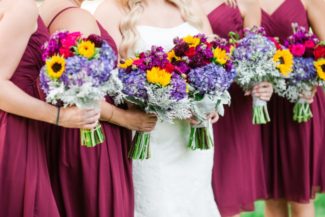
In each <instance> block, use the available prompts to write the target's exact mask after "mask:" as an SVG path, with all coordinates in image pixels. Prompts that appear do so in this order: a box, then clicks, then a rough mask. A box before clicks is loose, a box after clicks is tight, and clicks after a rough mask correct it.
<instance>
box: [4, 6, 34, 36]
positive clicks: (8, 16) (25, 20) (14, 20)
mask: <svg viewBox="0 0 325 217" xmlns="http://www.w3.org/2000/svg"><path fill="white" fill-rule="evenodd" d="M2 10H3V12H2V20H3V21H5V22H6V23H7V24H10V25H11V26H12V30H13V31H15V30H20V31H21V32H24V33H27V34H31V33H32V32H34V31H35V29H36V26H37V18H38V8H37V6H36V4H35V2H34V1H31V0H26V1H24V0H19V1H15V2H12V3H9V4H8V5H5V8H3V9H2ZM26 11H28V13H26Z"/></svg>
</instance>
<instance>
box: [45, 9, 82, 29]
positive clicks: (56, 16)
mask: <svg viewBox="0 0 325 217" xmlns="http://www.w3.org/2000/svg"><path fill="white" fill-rule="evenodd" d="M72 8H78V7H67V8H64V9H62V10H61V11H59V12H58V13H57V14H56V15H55V16H54V17H53V18H52V20H51V22H50V23H49V25H48V26H47V28H48V29H50V27H51V25H52V24H53V23H54V21H55V20H56V18H58V17H59V16H60V15H61V14H62V13H63V12H65V11H67V10H69V9H72Z"/></svg>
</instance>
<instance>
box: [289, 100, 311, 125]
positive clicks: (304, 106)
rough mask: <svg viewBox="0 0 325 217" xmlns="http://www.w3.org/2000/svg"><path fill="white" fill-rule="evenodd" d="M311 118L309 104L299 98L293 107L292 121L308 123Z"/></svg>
mask: <svg viewBox="0 0 325 217" xmlns="http://www.w3.org/2000/svg"><path fill="white" fill-rule="evenodd" d="M312 117H313V113H312V112H311V109H310V104H309V103H308V102H306V100H305V99H302V98H300V99H299V100H298V101H297V102H296V103H295V105H294V107H293V120H294V121H296V122H298V123H304V122H307V121H309V120H310V119H311V118H312Z"/></svg>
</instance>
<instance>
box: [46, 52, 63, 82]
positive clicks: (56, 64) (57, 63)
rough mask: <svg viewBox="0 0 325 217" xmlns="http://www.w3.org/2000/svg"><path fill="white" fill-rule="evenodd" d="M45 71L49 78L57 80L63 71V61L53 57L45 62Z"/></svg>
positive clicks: (56, 56)
mask: <svg viewBox="0 0 325 217" xmlns="http://www.w3.org/2000/svg"><path fill="white" fill-rule="evenodd" d="M45 65H46V71H47V73H48V75H49V76H50V78H52V79H59V78H60V77H61V76H62V74H63V73H64V71H65V59H64V58H63V57H61V56H58V55H55V56H52V57H51V58H50V59H48V60H46V63H45Z"/></svg>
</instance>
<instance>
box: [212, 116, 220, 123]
mask: <svg viewBox="0 0 325 217" xmlns="http://www.w3.org/2000/svg"><path fill="white" fill-rule="evenodd" d="M218 120H219V115H215V116H214V117H213V118H211V123H212V124H214V123H216V122H217V121H218Z"/></svg>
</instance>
